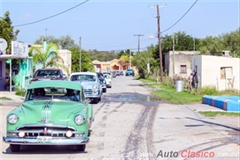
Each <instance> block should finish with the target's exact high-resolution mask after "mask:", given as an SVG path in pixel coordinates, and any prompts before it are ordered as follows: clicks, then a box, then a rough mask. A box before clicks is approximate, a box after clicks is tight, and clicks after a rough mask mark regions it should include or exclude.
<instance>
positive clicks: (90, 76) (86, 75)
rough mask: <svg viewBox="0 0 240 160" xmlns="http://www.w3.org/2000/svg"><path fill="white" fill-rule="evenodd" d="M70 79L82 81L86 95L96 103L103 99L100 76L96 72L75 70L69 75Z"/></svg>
mask: <svg viewBox="0 0 240 160" xmlns="http://www.w3.org/2000/svg"><path fill="white" fill-rule="evenodd" d="M68 80H69V81H76V82H80V83H81V85H82V87H83V91H84V94H85V97H87V98H89V99H91V100H92V101H93V102H94V103H98V102H99V101H101V97H102V87H101V84H100V81H99V79H98V76H97V74H96V73H94V72H75V73H72V74H71V75H70V76H69V79H68Z"/></svg>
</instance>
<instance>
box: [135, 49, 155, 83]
mask: <svg viewBox="0 0 240 160" xmlns="http://www.w3.org/2000/svg"><path fill="white" fill-rule="evenodd" d="M155 51H156V50H155V48H154V47H153V46H151V47H148V49H147V50H146V51H143V52H141V53H138V54H136V55H135V56H134V59H133V60H132V64H133V65H134V66H136V67H137V69H138V74H139V76H140V77H141V78H145V77H147V76H149V74H148V70H147V63H150V72H151V73H154V72H155V71H156V70H157V69H158V67H159V59H155V57H154V54H155ZM158 70H159V69H158Z"/></svg>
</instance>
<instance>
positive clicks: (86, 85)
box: [81, 81, 99, 89]
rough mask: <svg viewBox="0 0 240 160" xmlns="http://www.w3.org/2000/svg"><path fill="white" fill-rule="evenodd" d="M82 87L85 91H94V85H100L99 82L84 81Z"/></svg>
mask: <svg viewBox="0 0 240 160" xmlns="http://www.w3.org/2000/svg"><path fill="white" fill-rule="evenodd" d="M81 85H82V86H83V88H84V89H88V88H90V89H92V86H93V85H99V84H98V83H97V82H91V81H82V82H81Z"/></svg>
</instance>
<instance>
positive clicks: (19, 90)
mask: <svg viewBox="0 0 240 160" xmlns="http://www.w3.org/2000/svg"><path fill="white" fill-rule="evenodd" d="M15 94H16V95H19V96H22V97H24V96H25V94H26V90H25V89H20V88H18V87H17V88H16V92H15Z"/></svg>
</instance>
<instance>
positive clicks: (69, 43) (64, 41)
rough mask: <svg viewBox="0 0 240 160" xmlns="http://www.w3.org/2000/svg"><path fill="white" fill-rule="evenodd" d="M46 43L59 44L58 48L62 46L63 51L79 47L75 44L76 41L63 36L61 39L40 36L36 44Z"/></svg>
mask: <svg viewBox="0 0 240 160" xmlns="http://www.w3.org/2000/svg"><path fill="white" fill-rule="evenodd" d="M44 41H47V42H51V43H53V44H57V46H59V47H60V46H61V48H62V49H69V48H72V47H76V46H77V45H76V44H75V43H74V40H73V39H72V38H71V37H70V36H69V35H67V36H62V37H60V38H55V37H54V36H47V37H46V36H40V38H38V39H37V40H36V41H35V44H42V43H43V42H44Z"/></svg>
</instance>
